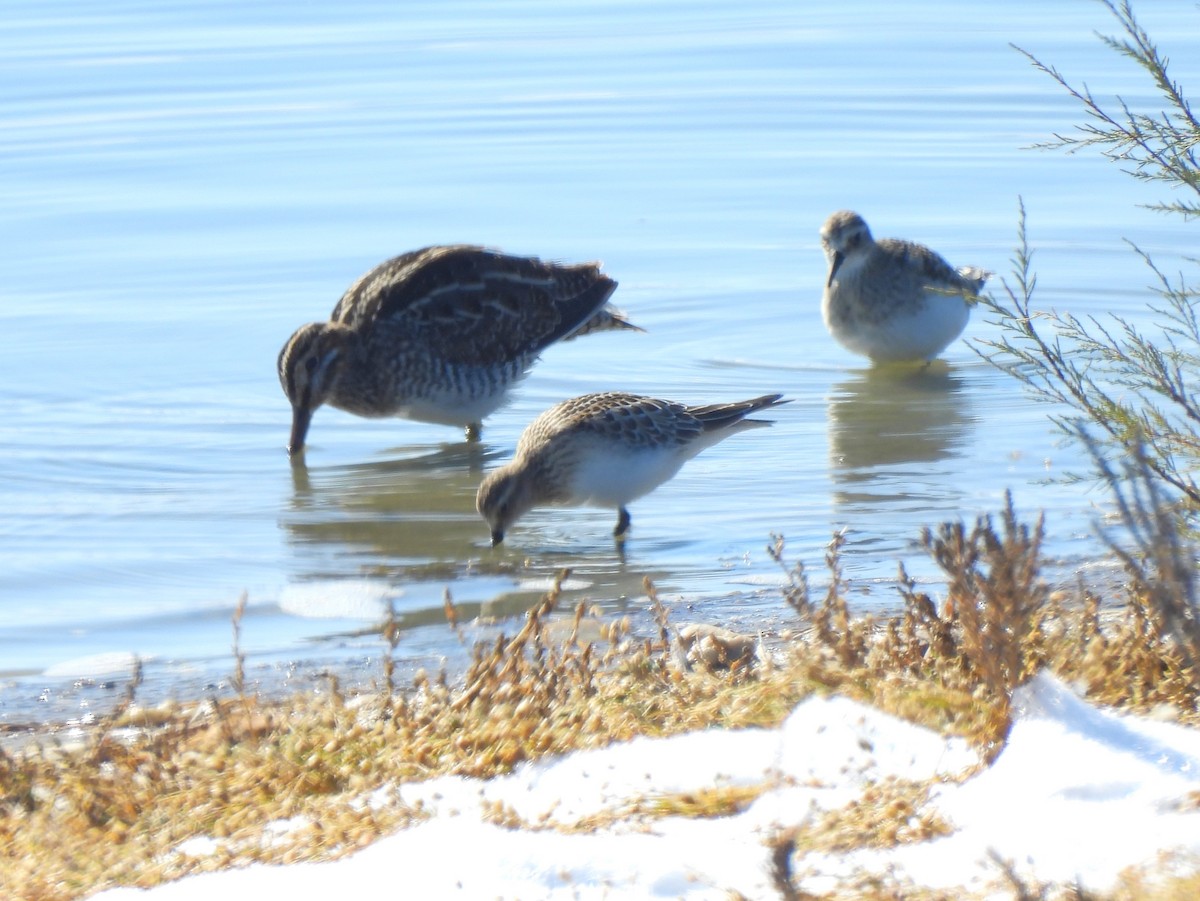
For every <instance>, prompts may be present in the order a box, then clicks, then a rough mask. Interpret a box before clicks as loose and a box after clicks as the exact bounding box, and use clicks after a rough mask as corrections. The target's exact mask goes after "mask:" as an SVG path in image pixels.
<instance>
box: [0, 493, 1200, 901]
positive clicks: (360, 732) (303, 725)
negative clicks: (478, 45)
mask: <svg viewBox="0 0 1200 901" xmlns="http://www.w3.org/2000/svg"><path fill="white" fill-rule="evenodd" d="M999 520H1000V523H999V526H998V527H997V526H996V525H995V524H994V523H993V522H992V520H991V519H990V518H984V519H981V520H980V521H978V522H977V523H975V524H974V525H973V526H972V527H969V528H968V527H966V526H964V525H963V524H961V523H956V524H947V525H944V526H942V527H940V528H939V529H935V530H927V531H926V532H925V533H924V535H923V536H922V544H923V546H924V548H925V550H926V551H927V552H928V553H929V554H930V555H931V556H932V558H933V559H934V560H935V561H936V562H937V564H938V565H939V566H940V567H941V568H942V569H943V570H944V572H945V574H946V584H947V586H948V590H947V593H946V596H945V598H944V599H943V600H942V602H941V603H940V604H939V603H937V602H935V600H934V599H933V598H932V597H930V596H929V595H928V594H926V593H925V592H922V591H920V590H918V588H917V586H916V585H915V584H914V583H913V581H912V580H911V579H909V578H908V577H907V576H906V575H905V574H904V570H903V567H902V568H901V579H900V585H901V590H900V594H901V598H902V611H901V612H900V613H899V614H898V615H897V616H895V617H892V618H889V619H886V620H883V621H878V620H872V619H868V618H855V617H852V616H851V615H850V611H849V610H848V608H847V606H846V602H845V596H846V591H845V589H846V588H847V585H846V582H845V580H844V578H843V577H842V575H841V568H840V564H839V559H838V554H839V548H840V539H835V540H834V542H833V543H832V544H831V545H830V551H829V555H828V559H827V564H828V568H829V570H830V577H829V588H828V590H827V591H826V592H825V593H824V594H823V596H822V597H821V598H819V599H815V600H814V598H813V597H812V595H811V593H810V591H809V586H808V578H807V575H806V574H805V572H804V570H803V569H802V568H800V567H793V566H790V565H789V564H788V563H787V562H786V560H785V551H786V549H785V546H784V543H783V541H782V539H777V540H776V541H775V543H774V545H773V546H772V547H771V548H769V550H770V552H771V553H772V554H773V556H774V557H775V558H776V559H777V560H778V561H779V563H780V565H781V566H782V567H783V569H784V570H785V571H786V572H787V573H788V576H789V578H788V580H787V586H786V588H785V600H786V602H787V603H788V604H789V605H790V606H791V607H792V608H793V610H794V611H795V613H796V614H797V615H798V617H799V620H800V623H799V627H798V628H796V629H795V630H794V634H785V635H777V636H774V637H773V640H772V648H771V651H770V652H769V653H766V652H761V651H760V653H759V654H758V655H749V654H747V653H746V648H745V646H744V644H737V643H736V642H729V639H728V636H727V634H726V633H722V632H721V631H719V630H717V631H715V632H712V633H703V634H704V641H705V642H706V644H704V650H703V651H701V650H700V647H701V642H700V641H699V640H698V639H697V638H696V634H697V633H696V632H695V630H690V631H689V633H688V634H689V635H690V642H684V641H682V640H681V639H680V630H677V629H676V627H675V626H674V625H673V624H672V623H671V622H670V620H669V618H668V615H667V612H666V610H665V609H664V607H663V605H662V604H661V603H660V602H659V601H658V598H657V595H656V594H655V592H654V587H653V585H650V584H647V586H646V587H647V594H648V598H649V601H650V604H651V607H652V610H653V611H654V620H655V628H653V629H652V630H651V634H650V635H649V637H646V636H638V635H635V634H633V632H632V630H631V626H630V623H629V622H628V621H627V620H624V619H622V620H615V621H607V622H600V623H599V634H600V635H601V638H600V640H599V641H588V642H585V641H583V640H582V639H581V638H580V636H581V635H583V634H584V632H585V631H586V630H585V629H584V628H583V626H584V625H585V621H587V622H586V624H587V625H590V626H592V629H591V630H590V634H595V632H596V629H595V626H596V623H595V621H594V618H593V617H591V616H590V615H589V613H588V612H587V611H586V610H585V609H584V608H583V606H582V605H580V606H579V607H578V608H576V609H575V610H574V611H573V614H572V613H571V612H567V613H565V614H564V613H561V612H559V611H557V610H556V605H557V603H558V600H559V592H558V590H557V589H555V590H552V591H551V592H549V593H548V594H547V595H546V597H545V598H544V599H543V600H542V601H541V602H540V603H539V605H538V606H537V607H536V608H535V609H534V610H532V611H530V613H529V614H528V615H527V618H526V620H525V622H524V624H523V626H522V628H520V630H519V631H517V632H516V634H513V635H501V636H498V637H497V638H496V639H495V640H494V641H492V642H490V643H488V644H482V645H480V646H478V647H477V648H476V649H475V651H474V654H473V659H472V662H471V664H470V666H469V668H468V670H467V671H466V673H465V674H463V676H462V678H461V679H456V680H454V683H453V684H451V682H450V680H448V679H447V678H446V677H445V676H441V677H438V678H429V677H428V676H425V675H419V676H418V677H417V679H416V680H415V682H414V684H413V685H411V686H410V687H408V688H406V689H404V690H398V689H386V690H384V691H382V692H380V693H379V694H377V695H363V696H359V697H353V698H351V697H347V696H346V695H345V693H343V692H342V691H341V690H340V689H339V688H338V687H337V685H331V686H330V690H329V691H327V692H323V693H314V694H310V695H306V696H300V697H294V698H290V699H287V700H283V701H280V700H271V699H266V698H261V697H256V696H253V695H250V694H247V693H245V691H244V688H243V689H242V691H241V692H240V693H239V692H236V691H235V693H234V694H233V696H231V697H228V698H225V699H223V700H221V701H219V702H213V701H206V702H203V703H198V704H194V705H180V706H175V707H171V708H158V709H155V710H141V709H139V708H138V706H137V705H136V689H137V678H136V675H135V678H133V679H131V681H130V689H129V693H128V696H127V698H126V700H125V702H124V703H122V704H121V705H119V707H118V709H116V710H115V711H114V712H113V713H112V715H110V716H109V717H108V718H106V719H105V721H104V722H102V723H100V724H99V725H98V727H97V728H96V729H95V730H94V732H93V733H92V734H91V736H90V738H89V739H88V741H87V742H86V744H85V745H84V746H83V747H79V748H75V749H66V748H61V747H56V746H55V745H54V744H52V743H42V744H31V745H29V746H28V747H26V748H25V749H23V750H21V751H19V752H17V751H13V752H8V753H0V848H3V853H2V854H0V886H2V887H3V894H4V896H5V897H11V898H14V899H29V901H65V899H73V898H81V897H84V896H86V895H88V894H90V893H91V892H93V891H95V890H97V889H99V888H102V887H105V886H111V885H116V884H135V885H142V886H148V885H152V884H155V883H157V882H160V881H162V880H165V879H172V878H176V877H178V876H181V875H183V874H185V873H189V872H196V871H200V870H209V869H214V868H220V867H227V866H231V865H237V864H241V863H245V862H249V861H254V860H270V861H293V860H302V859H326V858H330V857H335V856H338V855H340V854H343V853H346V852H349V851H353V850H355V849H357V848H361V847H363V846H364V845H366V844H368V843H369V842H371V841H373V840H374V839H375V838H377V837H379V836H381V835H384V834H387V833H390V832H393V831H395V830H397V829H402V828H404V827H405V826H406V825H408V824H410V823H412V822H414V821H416V820H419V819H420V818H421V817H422V811H421V810H420V809H419V808H413V807H409V806H407V805H406V804H405V803H404V799H403V794H404V793H403V785H404V784H405V783H411V782H413V781H417V780H423V779H428V778H431V777H434V776H438V775H442V774H449V773H455V774H462V775H468V776H477V777H484V778H486V777H489V776H492V775H496V774H499V773H503V772H507V771H509V770H511V769H512V768H513V767H514V766H515V765H517V764H519V763H521V762H522V761H527V760H533V759H537V758H539V757H543V756H545V755H553V754H560V753H564V752H567V751H571V750H574V749H579V748H589V747H597V746H601V745H604V744H608V743H610V742H614V741H621V740H623V739H628V738H631V737H633V736H637V735H667V734H671V733H677V732H682V731H686V730H691V729H697V728H710V727H713V726H721V727H725V728H740V727H747V726H775V725H777V724H779V723H780V722H781V721H782V720H783V718H784V717H785V716H786V715H787V714H788V712H789V711H790V710H791V709H792V708H793V707H794V706H795V704H796V703H797V702H798V701H799V700H801V699H802V698H803V697H805V696H806V695H808V694H810V693H811V692H814V691H821V692H841V693H844V694H846V695H848V696H851V697H853V698H856V699H859V700H863V701H866V702H869V703H871V704H874V705H876V706H878V707H880V708H882V709H884V710H886V711H889V712H892V713H894V714H896V715H899V716H901V717H904V718H907V719H909V720H912V721H915V722H919V723H922V724H925V725H927V726H929V727H931V728H934V729H936V730H939V731H941V732H943V733H954V734H958V735H962V736H965V737H966V738H967V739H969V740H970V741H971V742H973V743H974V744H975V745H976V746H977V747H978V748H979V749H980V750H981V752H982V754H983V756H984V758H985V759H992V758H994V757H995V755H996V754H998V753H999V752H1000V750H1001V749H1002V748H1003V744H1004V741H1005V738H1006V736H1007V734H1008V728H1009V725H1010V714H1011V709H1010V703H1011V698H1012V691H1013V689H1014V688H1015V687H1016V686H1018V685H1019V684H1021V682H1023V681H1024V680H1025V679H1027V678H1028V677H1029V675H1031V674H1032V673H1033V672H1035V671H1036V670H1037V669H1038V668H1039V667H1043V666H1048V667H1050V668H1052V669H1053V670H1054V671H1055V672H1057V673H1058V674H1060V675H1061V676H1063V677H1065V678H1066V679H1069V680H1072V681H1073V682H1075V683H1076V684H1079V685H1083V686H1086V688H1087V692H1088V694H1089V695H1090V696H1091V697H1092V698H1094V699H1096V700H1098V701H1101V702H1103V703H1105V704H1110V705H1115V706H1120V707H1125V708H1128V709H1132V710H1148V709H1155V710H1156V711H1158V712H1160V713H1161V709H1162V707H1163V705H1170V707H1171V709H1173V710H1174V711H1175V713H1176V715H1177V717H1178V718H1179V719H1180V720H1182V721H1190V722H1196V721H1197V720H1198V719H1200V717H1198V716H1197V713H1196V710H1197V703H1196V702H1197V692H1198V690H1200V679H1198V678H1197V673H1196V671H1195V670H1194V669H1193V668H1192V667H1191V666H1190V658H1189V655H1187V654H1186V653H1185V652H1184V651H1183V650H1182V649H1181V646H1180V642H1179V641H1178V640H1177V638H1176V637H1175V636H1173V635H1172V634H1171V632H1170V631H1169V630H1168V629H1166V628H1165V627H1164V625H1163V622H1162V617H1161V615H1160V613H1159V612H1157V611H1156V610H1155V609H1154V607H1153V604H1154V599H1155V598H1156V597H1158V594H1156V593H1154V592H1152V591H1148V590H1147V585H1146V580H1147V579H1150V580H1153V581H1155V584H1158V582H1159V581H1161V580H1156V579H1155V577H1154V575H1153V573H1152V572H1149V571H1143V572H1141V573H1140V575H1139V574H1138V573H1135V574H1134V575H1135V577H1134V579H1133V581H1132V583H1131V586H1132V587H1131V590H1130V591H1129V592H1128V595H1127V596H1124V597H1121V598H1109V599H1102V598H1100V597H1098V596H1097V595H1095V594H1093V593H1087V592H1083V591H1080V592H1062V591H1059V592H1055V593H1053V594H1052V593H1050V592H1048V591H1047V589H1046V587H1045V586H1044V585H1043V584H1042V583H1041V581H1040V580H1039V577H1038V572H1039V568H1040V561H1039V557H1038V554H1039V548H1040V542H1041V534H1042V529H1041V524H1040V523H1038V524H1035V525H1034V526H1027V525H1024V524H1022V523H1021V522H1020V521H1019V520H1018V518H1017V515H1016V513H1015V512H1014V511H1013V509H1012V507H1011V503H1010V504H1009V505H1008V506H1007V507H1006V508H1005V509H1004V510H1003V511H1002V513H1001V515H1000V517H999ZM447 610H448V614H449V616H450V619H451V625H452V626H454V625H456V623H455V616H456V615H455V613H454V609H453V606H452V604H450V602H449V600H447ZM1102 611H1104V612H1103V613H1102ZM551 624H553V625H554V628H553V629H551V628H550V626H551ZM381 631H382V633H383V637H384V639H385V641H386V642H387V643H388V644H389V645H391V646H392V647H394V646H395V643H396V641H398V640H399V633H398V631H397V630H396V627H395V623H394V621H393V620H391V619H390V618H389V620H388V622H386V623H385V624H384V625H383V626H382V628H381ZM235 634H236V622H235ZM552 636H556V637H552ZM727 646H728V647H729V655H728V659H727V660H723V659H722V648H725V647H727ZM689 648H690V650H689ZM234 657H235V661H236V662H235V671H236V672H238V673H240V672H241V668H242V663H241V659H240V654H239V653H238V652H237V650H236V647H235V654H234ZM759 658H762V659H759ZM725 664H728V665H725ZM386 676H387V678H386V680H385V681H386V683H387V684H388V685H390V683H391V681H392V673H391V671H390V669H389V670H388V672H387V674H386ZM235 684H236V685H242V684H243V680H242V679H241V678H240V677H239V678H238V679H237V680H235ZM389 786H391V787H392V789H391V795H390V800H388V801H387V802H386V803H376V804H369V803H362V799H363V798H364V797H365V796H366V795H367V794H368V793H369V792H371V791H372V790H375V789H380V788H386V787H389ZM927 790H928V786H923V785H913V784H907V783H889V784H887V785H878V786H874V787H872V788H871V789H870V790H869V791H868V792H866V793H865V794H864V795H863V797H861V798H860V799H858V800H856V801H855V802H854V803H853V804H851V805H850V806H849V807H847V808H846V809H843V810H839V811H833V812H830V813H829V814H827V815H826V816H825V817H824V818H823V819H822V820H821V821H820V823H819V824H816V825H815V826H813V827H809V828H806V829H805V830H803V831H795V830H794V831H792V832H790V833H786V834H783V835H781V836H778V837H777V838H776V839H775V840H774V841H773V842H772V843H768V846H764V859H765V860H766V859H773V860H775V862H776V870H777V872H776V882H777V885H778V886H779V888H780V895H781V897H804V896H803V895H800V894H798V893H796V890H795V888H794V886H793V885H792V877H791V873H792V872H793V868H795V867H799V868H801V869H802V867H803V858H804V855H805V854H806V853H807V852H809V851H812V850H817V849H825V850H830V849H833V848H835V847H836V848H837V849H845V848H852V847H856V846H875V847H878V846H881V845H887V844H894V843H896V842H904V841H921V840H924V839H926V838H928V837H931V836H933V835H936V834H939V833H940V832H942V831H944V830H945V829H946V828H948V827H947V826H946V824H944V823H942V822H941V821H940V820H939V819H938V818H937V817H936V816H935V815H932V814H930V813H929V812H927V811H926V810H924V799H925V796H926V792H927ZM755 794H756V790H755V789H753V788H750V789H745V788H742V789H737V790H730V791H728V792H721V791H714V792H712V793H696V794H691V795H686V796H673V797H663V798H654V799H648V800H646V801H645V802H643V803H641V804H639V805H636V808H637V809H631V810H628V811H622V812H617V813H615V814H614V816H622V817H637V818H639V819H653V818H654V817H656V816H665V815H690V816H723V815H727V814H730V813H732V812H735V811H737V810H739V809H741V808H742V807H744V806H745V805H746V804H747V803H749V802H751V801H752V800H753V798H754V796H755ZM494 815H495V818H496V819H497V821H498V822H504V821H505V817H506V816H507V815H508V813H507V812H506V811H503V810H498V811H495V812H494ZM290 817H303V818H304V820H305V821H306V822H307V823H309V825H307V826H305V827H304V828H302V829H300V830H298V831H296V832H294V833H288V834H287V835H286V837H285V838H280V837H279V836H278V835H277V834H276V833H274V832H272V831H271V830H270V829H269V828H267V827H268V824H270V823H272V822H277V821H280V820H283V819H287V818H290ZM513 825H523V826H525V827H526V828H529V826H530V824H513ZM533 825H534V826H535V827H536V828H564V829H572V830H587V829H595V828H601V827H603V826H604V825H606V822H602V821H600V820H597V821H595V822H585V823H570V824H556V823H542V824H533ZM196 837H209V838H215V839H219V840H220V841H219V842H218V843H217V850H216V851H215V853H213V854H211V855H208V856H199V857H189V856H185V855H184V854H182V853H180V852H179V851H178V848H179V846H180V844H181V843H182V842H184V841H186V840H188V839H192V838H196ZM831 843H832V844H831ZM997 872H998V874H1003V873H1004V872H1005V871H1004V869H1003V866H1002V862H997ZM1013 879H1014V880H1015V877H1013ZM1196 884H1197V883H1196V881H1195V880H1193V881H1190V882H1188V881H1183V882H1180V883H1178V884H1177V885H1178V887H1177V888H1169V889H1159V888H1156V889H1155V890H1154V892H1158V894H1154V893H1153V892H1151V891H1150V890H1149V889H1146V887H1145V886H1144V885H1142V884H1141V883H1139V882H1137V880H1136V879H1135V878H1134V877H1130V880H1129V886H1130V887H1129V888H1122V889H1121V890H1120V891H1118V892H1116V893H1114V894H1113V896H1112V897H1113V898H1114V899H1116V898H1122V899H1123V898H1134V897H1160V898H1171V897H1183V896H1187V889H1188V888H1189V887H1190V888H1192V889H1194V888H1195V887H1196ZM1062 891H1067V888H1066V887H1046V886H1023V885H1020V884H1018V883H1016V882H1015V881H1014V882H1013V884H1012V896H1013V897H1014V898H1026V897H1029V898H1043V897H1046V898H1048V897H1070V895H1069V894H1068V895H1062V894H1061V892H1062ZM1172 891H1174V892H1175V894H1171V892H1172ZM1056 893H1057V894H1056ZM920 896H921V895H920V893H919V892H917V890H916V889H914V888H913V887H911V886H909V887H899V888H898V887H895V886H883V885H879V884H877V883H875V882H870V881H865V882H864V883H863V885H861V886H854V887H847V889H846V891H845V892H843V893H842V895H841V897H858V898H885V897H920ZM927 896H928V897H935V896H933V895H927ZM1077 897H1082V896H1077Z"/></svg>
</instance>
